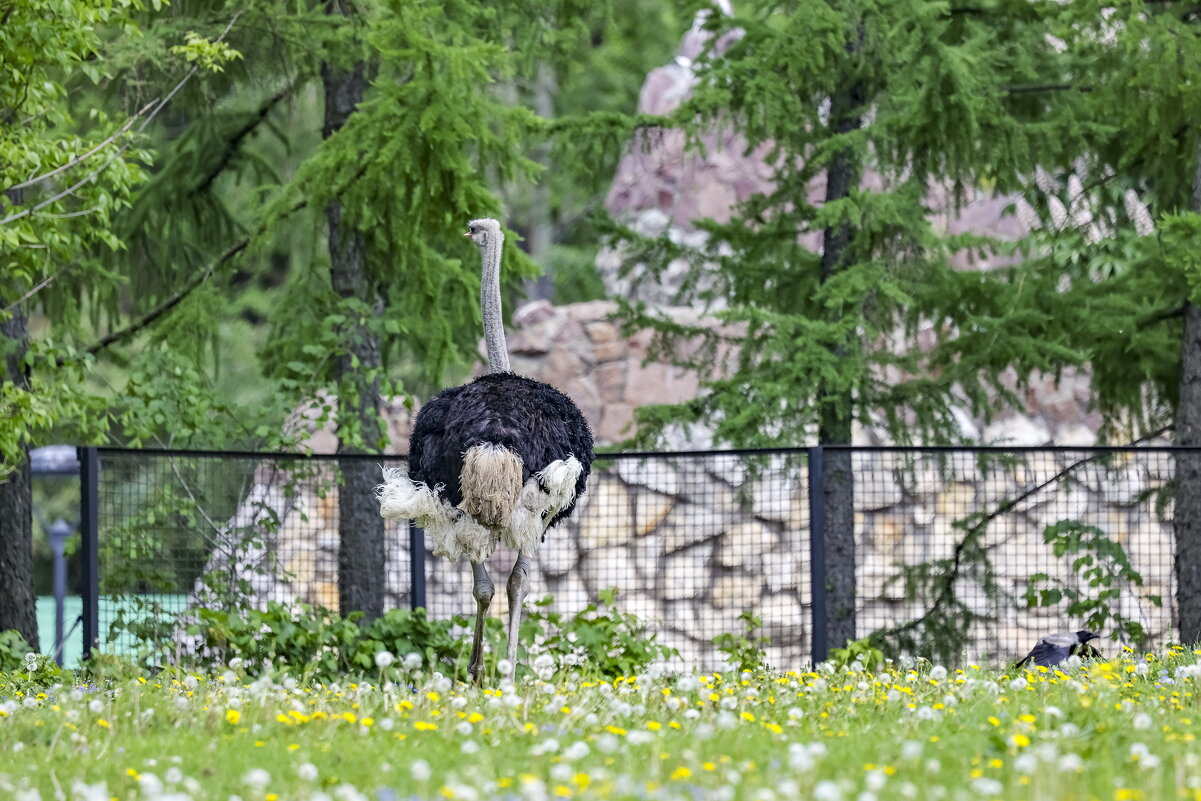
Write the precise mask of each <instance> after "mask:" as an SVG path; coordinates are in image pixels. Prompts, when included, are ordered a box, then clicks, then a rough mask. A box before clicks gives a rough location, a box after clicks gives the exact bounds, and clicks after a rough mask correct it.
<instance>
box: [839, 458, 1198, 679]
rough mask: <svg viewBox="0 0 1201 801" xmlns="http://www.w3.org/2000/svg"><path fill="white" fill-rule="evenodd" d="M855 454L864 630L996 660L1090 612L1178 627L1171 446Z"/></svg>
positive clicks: (1104, 623) (1136, 632)
mask: <svg viewBox="0 0 1201 801" xmlns="http://www.w3.org/2000/svg"><path fill="white" fill-rule="evenodd" d="M853 457H854V463H855V474H856V476H857V478H856V485H855V508H856V541H857V549H858V551H859V571H858V576H857V582H856V583H857V585H858V598H857V604H858V609H857V625H858V630H859V633H860V634H861V635H864V636H866V635H868V634H871V633H873V632H885V633H887V634H888V635H889V636H888V637H887V638H886V641H888V642H891V644H892V645H893V646H894V647H899V648H900V649H901V650H910V651H918V652H927V653H930V652H933V653H944V654H946V655H948V656H950V657H951V658H967V659H970V660H977V661H994V662H1003V661H1007V660H1012V659H1015V658H1018V657H1020V656H1022V655H1024V654H1025V653H1026V652H1027V651H1028V650H1029V649H1030V647H1031V646H1032V645H1033V644H1034V643H1035V642H1037V641H1038V639H1039V637H1041V636H1043V635H1045V634H1048V633H1050V632H1053V631H1060V630H1068V629H1071V630H1076V629H1080V628H1087V627H1088V626H1089V620H1090V619H1091V620H1093V621H1098V622H1100V626H1099V628H1101V629H1102V630H1103V631H1104V633H1105V634H1106V635H1109V634H1110V633H1114V632H1116V633H1117V634H1119V636H1120V638H1121V639H1122V640H1123V641H1124V642H1143V643H1144V644H1146V645H1150V646H1154V645H1162V644H1163V643H1164V642H1165V641H1167V640H1170V639H1172V638H1173V637H1174V632H1173V630H1172V620H1173V615H1172V610H1171V607H1170V604H1171V599H1172V598H1173V596H1174V587H1173V572H1172V563H1173V562H1172V559H1173V556H1172V553H1173V551H1172V534H1171V503H1170V497H1169V495H1168V489H1169V482H1170V480H1171V477H1172V471H1173V464H1172V455H1171V453H1170V452H1169V451H1165V450H1127V451H1115V450H1105V449H1085V450H1073V449H1065V448H1056V449H1041V450H1036V449H1017V450H1010V451H1000V450H996V449H977V450H947V449H939V450H926V451H923V450H898V449H891V450H889V449H880V450H873V449H856V450H855V452H854V454H853ZM1111 647H1116V646H1111ZM1103 650H1104V649H1103Z"/></svg>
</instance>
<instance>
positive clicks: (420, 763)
mask: <svg viewBox="0 0 1201 801" xmlns="http://www.w3.org/2000/svg"><path fill="white" fill-rule="evenodd" d="M433 773H434V772H433V770H431V769H430V763H428V762H426V761H425V760H424V759H414V760H413V762H412V763H411V764H410V765H409V775H410V776H412V777H413V781H416V782H427V781H429V780H430V776H432V775H433Z"/></svg>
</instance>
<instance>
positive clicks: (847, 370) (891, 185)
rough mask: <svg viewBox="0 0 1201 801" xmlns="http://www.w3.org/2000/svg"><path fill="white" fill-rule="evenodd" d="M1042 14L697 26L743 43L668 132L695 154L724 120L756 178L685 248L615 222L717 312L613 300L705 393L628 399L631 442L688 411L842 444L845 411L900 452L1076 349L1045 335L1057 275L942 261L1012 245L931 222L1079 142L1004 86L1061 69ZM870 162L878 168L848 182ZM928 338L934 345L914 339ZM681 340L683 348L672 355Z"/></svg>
mask: <svg viewBox="0 0 1201 801" xmlns="http://www.w3.org/2000/svg"><path fill="white" fill-rule="evenodd" d="M1056 13H1057V12H1056V11H1055V10H1053V9H1050V8H1047V7H1045V6H1044V4H1021V3H1005V4H997V5H995V6H990V8H989V11H988V13H982V14H961V13H958V12H956V11H953V10H950V9H948V8H946V7H942V6H935V5H931V4H929V3H924V2H899V3H898V2H879V3H875V2H873V3H867V4H863V3H853V4H852V3H846V2H839V1H838V0H829V1H828V2H825V1H821V0H814V1H813V2H805V3H802V4H800V5H798V6H795V7H787V8H785V7H781V6H780V5H779V4H776V3H769V2H763V3H751V4H740V5H738V6H737V8H736V14H737V15H736V16H735V17H732V18H725V17H722V16H721V15H716V14H715V15H713V16H711V17H710V20H709V22H708V23H707V24H706V28H707V29H708V30H711V31H712V32H713V34H714V35H715V36H721V35H724V34H731V33H732V32H733V31H734V30H735V29H740V30H741V31H743V34H742V35H741V37H740V38H737V40H736V41H731V42H729V49H728V50H727V51H726V52H725V53H724V54H722V55H721V57H711V58H705V59H702V60H701V62H700V63H699V64H698V65H697V68H698V74H697V79H698V80H697V84H696V86H695V87H694V90H693V97H692V98H691V99H689V100H688V101H687V102H685V103H684V105H683V106H682V107H681V108H680V110H679V111H678V112H677V113H674V114H673V115H671V117H670V118H669V119H668V120H665V121H663V122H664V123H666V124H668V125H673V126H678V127H681V128H683V129H684V130H685V131H686V132H687V135H688V136H689V137H690V138H691V140H692V141H693V142H694V144H695V146H696V147H697V148H698V149H701V148H704V147H712V145H710V144H706V143H707V142H709V141H710V140H711V139H712V138H713V132H714V131H717V130H722V129H723V128H729V127H732V128H733V129H735V130H736V131H737V132H738V133H739V134H740V135H741V136H742V137H744V138H745V147H746V149H747V150H748V151H751V150H754V149H756V148H758V149H759V152H763V153H765V154H766V155H765V159H766V161H767V162H768V164H769V165H770V167H771V169H772V172H773V185H772V187H771V188H770V189H768V190H767V191H765V192H764V193H763V194H761V195H758V196H755V197H752V198H750V199H749V200H747V201H746V202H745V203H744V204H742V205H741V207H739V208H738V209H737V211H736V214H735V215H734V218H733V219H731V220H730V221H729V222H728V223H718V222H716V221H713V220H706V221H700V222H699V223H698V227H700V228H702V229H703V230H704V231H706V232H707V233H708V234H709V239H708V242H707V244H706V245H705V246H704V247H702V248H700V249H698V250H692V249H689V248H685V247H682V246H680V245H679V244H677V243H673V242H669V241H666V240H664V239H652V240H649V241H648V240H646V239H645V238H639V237H637V236H634V235H633V234H632V232H630V231H622V232H621V234H622V235H623V237H624V238H625V239H626V240H627V242H628V243H629V244H630V245H631V246H632V247H633V248H634V249H635V251H636V252H638V253H639V255H640V260H641V261H643V262H645V264H646V265H647V267H648V269H649V270H650V271H651V272H652V273H654V272H656V271H661V270H663V269H666V268H667V266H668V265H669V264H672V263H674V262H675V260H676V259H679V258H684V259H686V260H687V261H688V263H690V264H691V265H693V266H692V268H691V272H690V275H689V278H688V279H687V280H686V281H685V282H684V284H683V287H682V289H681V292H680V295H679V297H678V298H677V300H678V301H679V302H681V303H689V304H697V305H702V306H707V307H709V306H711V307H713V308H714V309H715V312H714V316H715V317H716V318H717V319H718V320H720V321H721V322H723V323H726V324H727V325H725V326H724V327H723V328H721V329H716V330H715V329H713V328H712V327H707V326H701V325H680V324H673V323H671V322H669V321H667V320H666V319H664V317H663V316H662V315H659V314H657V313H656V312H655V311H654V310H652V309H649V308H645V307H641V306H638V305H630V306H628V307H627V308H626V309H625V315H626V317H627V320H628V321H629V323H630V325H631V326H642V325H650V326H653V327H654V328H656V329H657V330H658V331H659V332H660V333H661V335H662V338H661V340H660V342H659V343H658V346H659V347H658V348H657V349H656V350H655V351H654V353H653V354H652V355H653V356H668V357H669V358H673V360H674V361H676V362H677V363H679V364H681V365H682V366H686V367H689V368H692V369H695V370H697V371H698V372H699V374H700V375H701V376H702V378H703V379H704V389H705V390H706V391H705V393H704V394H703V395H702V397H700V398H699V399H697V400H695V401H690V402H689V403H687V404H683V405H679V406H675V407H667V408H659V407H651V408H648V409H641V410H639V419H640V422H641V423H643V424H644V428H643V431H644V432H646V435H647V436H648V437H653V436H654V435H655V434H656V433H657V432H659V431H661V430H662V428H663V427H664V426H666V425H668V424H670V423H672V422H690V421H697V420H704V421H706V422H708V423H710V424H711V425H712V426H713V427H714V429H715V433H716V436H717V439H718V440H719V441H723V442H729V443H732V444H735V445H739V446H759V445H774V444H779V442H781V441H784V442H789V443H800V442H804V441H806V440H807V439H808V438H809V437H810V436H811V435H812V433H813V432H814V431H815V430H819V431H820V435H821V436H822V437H825V438H826V439H825V441H827V442H842V441H848V440H849V437H850V426H851V420H852V419H858V420H860V421H863V422H865V423H871V424H873V425H883V426H884V427H886V428H887V429H888V431H889V434H890V435H891V436H892V437H894V438H895V439H896V440H897V441H899V442H913V441H949V440H954V439H956V438H958V437H959V436H960V435H959V434H958V426H957V425H956V423H955V420H954V416H953V415H952V413H951V408H952V407H953V406H963V405H966V406H968V408H969V409H970V411H971V412H972V413H973V414H978V415H980V416H982V417H987V416H988V415H989V414H990V413H991V412H992V411H993V410H994V409H995V408H996V406H997V404H998V401H999V400H1000V401H1003V400H1007V399H1008V400H1016V398H1017V395H1016V394H1015V393H1014V391H1013V387H1012V385H1007V384H1006V383H1005V382H1004V381H1002V379H1001V376H1002V374H1003V372H1002V371H1003V370H1004V368H1005V367H1008V366H1017V367H1018V377H1019V378H1018V380H1019V382H1020V381H1022V380H1023V377H1024V376H1025V375H1027V374H1028V371H1029V370H1030V369H1032V368H1040V367H1046V366H1050V365H1053V364H1055V363H1056V362H1057V360H1058V361H1059V362H1063V361H1071V360H1073V359H1078V354H1076V353H1075V352H1074V351H1071V350H1070V349H1068V348H1066V347H1065V346H1064V345H1063V344H1062V343H1060V342H1056V341H1054V340H1048V338H1046V337H1043V336H1041V335H1040V334H1041V332H1042V331H1043V330H1046V329H1048V328H1049V327H1050V324H1049V323H1048V322H1047V321H1046V319H1045V318H1046V316H1047V315H1048V314H1053V313H1054V311H1055V304H1054V301H1053V299H1048V297H1047V296H1044V295H1043V294H1042V293H1041V292H1040V291H1039V290H1041V289H1042V288H1043V287H1048V288H1053V283H1050V282H1048V281H1047V280H1046V279H1043V280H1041V281H1038V282H1036V283H1037V286H1036V287H1033V288H1032V287H1031V286H1030V284H1027V285H1025V286H1019V285H1016V284H1014V283H1012V282H1011V281H1010V280H1009V279H1010V277H1011V276H1010V275H1009V274H1008V273H1006V272H1005V271H1003V270H1000V271H996V272H987V273H984V272H971V273H965V272H962V271H960V270H957V269H955V268H954V266H953V261H952V260H953V257H955V256H957V255H959V254H962V253H976V254H980V253H984V254H1001V253H1003V252H1004V251H1005V250H1006V249H1007V246H1006V245H1004V244H1003V243H999V242H994V241H989V240H987V239H985V238H982V237H979V236H971V235H957V236H947V235H944V234H943V233H941V232H940V231H938V230H937V229H936V228H935V227H934V226H933V225H932V223H931V220H932V219H935V218H936V217H937V216H938V215H939V214H940V213H945V212H947V211H949V210H951V209H953V208H955V206H956V204H957V203H958V202H959V201H961V200H963V199H964V198H965V197H966V196H967V195H968V194H970V193H972V192H974V191H975V188H976V187H978V186H980V185H984V184H987V185H988V186H989V187H994V188H1000V189H1006V188H1009V187H1012V186H1016V185H1019V184H1020V183H1021V182H1022V180H1023V177H1024V176H1025V175H1027V174H1029V172H1030V171H1032V170H1033V168H1034V166H1035V165H1036V164H1038V163H1040V161H1042V160H1055V159H1058V158H1060V155H1059V154H1062V153H1064V152H1065V150H1066V149H1067V148H1068V147H1070V146H1071V145H1072V144H1073V143H1076V142H1078V141H1079V133H1080V128H1081V126H1080V125H1078V124H1077V123H1076V122H1074V121H1073V120H1074V117H1073V116H1072V108H1073V106H1072V103H1070V102H1065V103H1063V104H1056V105H1049V106H1048V105H1047V104H1044V103H1041V102H1033V101H1031V99H1030V98H1029V97H1028V96H1027V95H1026V93H1024V92H1015V91H1011V88H1012V87H1014V86H1018V85H1023V84H1027V83H1030V82H1033V81H1041V80H1047V79H1048V76H1055V75H1058V74H1059V73H1060V72H1061V71H1062V70H1063V69H1065V66H1066V63H1065V61H1064V59H1063V58H1061V57H1060V55H1059V54H1058V53H1057V52H1056V51H1055V50H1054V48H1052V47H1051V46H1050V45H1049V44H1048V42H1047V41H1046V37H1045V32H1046V29H1045V26H1046V24H1047V23H1048V20H1049V19H1053V18H1054V15H1055V14H1056ZM727 146H734V147H743V144H742V142H736V143H734V144H733V145H727ZM868 170H870V171H871V172H872V173H873V174H874V176H875V177H874V178H872V179H871V180H870V181H864V182H861V180H860V178H861V177H862V176H863V175H864V174H865V172H866V171H868ZM827 175H834V176H835V177H836V178H837V181H836V180H834V179H832V180H830V181H826V180H825V177H826V176H827ZM838 181H841V182H842V184H845V186H842V184H840V183H838ZM823 183H825V185H826V187H827V189H826V195H825V196H824V197H823V195H822V192H821V191H820V190H821V189H822V186H823ZM839 187H841V188H839ZM822 243H824V247H825V249H826V253H825V255H824V256H823V254H822ZM1032 297H1034V298H1037V302H1036V303H1035V305H1034V307H1033V308H1031V307H1030V306H1029V305H1028V303H1027V301H1028V300H1029V299H1030V298H1032ZM1049 297H1050V298H1053V294H1051V295H1050V296H1049ZM932 323H933V325H931V324H932ZM931 328H932V329H933V332H934V334H935V339H936V340H937V345H936V346H935V347H933V348H931V347H928V346H921V347H919V346H918V341H917V340H918V335H919V332H923V331H924V332H929V331H930V330H931ZM684 338H688V339H692V340H694V341H695V342H697V343H699V346H697V347H689V348H686V349H684V351H685V352H686V353H687V354H688V355H687V356H686V357H679V356H674V355H671V354H672V348H671V343H672V342H675V341H679V340H680V339H684ZM985 342H987V344H988V347H982V346H981V345H982V343H985Z"/></svg>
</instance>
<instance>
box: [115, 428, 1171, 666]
mask: <svg viewBox="0 0 1201 801" xmlns="http://www.w3.org/2000/svg"><path fill="white" fill-rule="evenodd" d="M851 450H852V453H851V458H852V465H853V471H852V475H853V481H854V492H853V497H854V513H855V514H854V520H855V540H856V553H855V557H854V559H855V575H856V596H857V602H856V603H857V606H856V614H857V632H858V634H859V636H868V635H872V634H875V635H877V637H878V638H879V639H881V640H882V641H883V642H885V643H886V644H888V646H889V647H890V649H891V650H892V651H894V652H900V653H903V652H909V653H943V654H946V655H947V658H948V659H950V660H962V659H971V660H980V661H984V660H992V661H996V662H1000V661H1006V660H1010V659H1013V658H1016V657H1018V656H1021V655H1022V654H1024V653H1025V652H1026V651H1027V650H1028V649H1029V647H1030V646H1031V645H1032V644H1033V642H1034V641H1036V640H1037V639H1038V637H1040V636H1042V635H1043V634H1046V633H1048V632H1051V631H1056V630H1062V629H1074V628H1083V627H1086V625H1092V623H1090V621H1094V622H1096V621H1099V624H1098V625H1099V628H1100V629H1101V630H1102V632H1103V633H1105V634H1109V633H1112V632H1118V633H1119V634H1121V635H1122V636H1123V637H1124V638H1125V639H1127V640H1129V641H1132V642H1134V641H1139V640H1140V638H1142V640H1143V641H1144V642H1145V643H1146V644H1148V645H1151V646H1155V645H1161V644H1163V643H1164V642H1165V641H1167V640H1170V639H1172V638H1173V637H1174V636H1175V632H1174V629H1173V628H1172V625H1173V620H1174V616H1173V609H1172V603H1173V600H1174V597H1175V587H1174V574H1173V569H1172V566H1173V537H1172V530H1171V520H1172V502H1171V487H1172V481H1173V476H1174V473H1175V456H1174V453H1173V451H1172V450H1170V449H1158V450H1157V449H1152V448H1144V449H1128V450H1117V449H1099V448H1093V449H1070V448H1048V449H1032V448H1027V449H1021V448H1018V449H1011V450H1001V449H995V448H976V449H948V448H941V449H935V448H930V449H920V448H910V449H902V448H854V449H851ZM98 453H99V461H100V464H99V477H100V478H99V492H98V497H99V526H98V546H99V548H98V553H99V560H98V561H99V577H100V580H99V585H100V600H99V604H98V607H99V620H98V624H99V625H98V628H99V637H100V644H101V648H102V649H108V650H120V651H129V650H132V649H134V648H136V647H138V645H139V644H142V645H144V644H146V643H156V644H158V645H159V646H160V647H162V646H163V645H164V644H166V645H167V646H168V647H179V648H199V647H202V645H203V644H201V643H196V642H193V641H191V640H190V639H189V637H188V636H187V633H186V631H185V629H186V624H187V623H188V622H189V621H190V620H193V619H194V618H195V616H196V615H199V614H201V612H200V610H202V609H222V608H226V607H227V606H229V605H231V604H232V603H233V602H234V601H238V602H240V603H250V604H252V605H255V606H259V607H261V606H263V605H265V604H266V603H268V602H269V601H279V602H284V603H291V602H303V603H307V604H310V605H313V606H320V607H325V608H327V609H330V610H332V611H337V610H338V607H339V598H340V592H339V568H338V559H339V547H340V536H339V528H340V526H344V525H346V519H347V518H345V516H340V515H339V504H340V503H341V500H340V499H341V498H343V497H351V496H353V498H354V501H353V502H354V503H355V504H359V505H367V506H370V507H371V508H372V509H373V510H375V509H376V508H377V507H376V506H375V499H374V497H372V494H371V489H372V487H373V486H374V483H373V482H374V479H372V480H368V479H367V478H366V476H367V475H368V473H370V475H371V476H376V475H378V472H377V468H376V467H375V465H376V464H377V463H378V462H379V461H380V457H378V456H374V457H302V456H288V455H282V456H281V455H276V454H230V453H175V452H155V451H132V450H116V449H101V450H99V451H98ZM340 459H341V460H343V461H345V460H351V461H353V462H354V464H355V465H356V466H357V467H359V468H362V467H364V466H365V465H367V464H370V466H371V470H370V471H367V470H365V469H364V470H359V469H356V470H353V471H349V472H347V471H346V470H344V469H343V467H342V466H341V465H340V463H339V460H340ZM385 464H386V465H387V466H392V467H399V468H403V467H404V461H403V459H399V458H391V460H390V461H385ZM348 474H352V475H356V476H358V478H357V479H356V480H355V481H354V482H353V484H354V486H353V488H352V489H351V490H347V489H346V488H345V487H344V476H345V475H348ZM828 480H830V479H829V476H824V475H823V474H822V473H821V471H819V470H818V469H817V468H816V467H814V469H813V470H811V469H810V467H809V466H808V465H807V464H806V462H805V451H804V450H797V449H781V450H778V451H753V452H746V451H726V452H712V453H697V452H693V453H643V454H603V455H599V456H598V457H597V460H596V461H595V462H594V464H593V472H592V476H591V479H590V481H589V485H588V493H587V495H586V496H585V497H584V498H583V499H582V500H581V501H580V502H579V504H578V506H577V509H576V512H575V514H574V515H573V516H572V518H570V519H569V520H567V521H564V522H563V523H562V524H561V525H559V526H558V527H557V528H555V529H553V530H552V531H550V532H548V533H547V535H546V537H545V538H544V542H543V543H541V544H540V547H539V550H538V553H536V554H532V571H531V576H530V578H531V581H530V595H529V598H528V601H527V603H533V602H535V601H537V600H538V599H540V598H542V597H544V596H547V595H549V596H551V597H552V598H553V602H552V603H553V606H552V607H551V608H552V609H553V610H554V611H557V612H559V613H560V614H562V615H564V616H571V615H573V614H576V613H578V612H580V611H581V610H584V609H586V607H587V606H588V605H589V604H590V603H594V602H596V601H597V599H598V597H599V596H600V595H601V593H602V592H603V591H606V590H610V589H615V590H616V591H617V598H616V602H615V603H616V605H617V606H618V607H620V608H621V609H622V611H625V612H628V613H633V614H634V615H636V616H637V617H638V618H640V619H641V620H642V621H643V622H644V624H645V625H646V626H647V634H648V635H649V634H652V633H653V634H654V635H655V636H656V637H657V638H658V640H659V642H661V643H663V644H665V645H668V646H671V647H674V648H676V649H678V650H679V653H680V656H679V658H678V659H676V660H673V663H672V666H673V667H678V668H684V669H691V668H700V669H705V670H711V669H721V668H723V667H725V666H726V662H725V658H724V656H723V653H722V651H721V649H720V647H719V645H718V644H717V643H715V642H714V638H715V637H717V636H718V635H722V634H736V635H747V636H748V638H749V639H751V640H756V639H758V638H760V637H762V638H764V639H765V640H767V645H766V655H767V660H768V663H769V664H770V665H772V666H773V667H776V668H780V669H792V668H802V667H805V666H806V665H807V664H808V662H809V660H810V658H811V656H812V653H813V647H814V641H813V636H814V631H815V625H814V621H813V619H812V611H811V610H812V609H813V607H814V600H815V598H814V587H813V586H812V582H811V564H810V561H811V560H810V555H811V542H810V521H809V513H810V507H809V495H810V489H811V488H810V484H811V483H813V482H823V481H828ZM368 485H370V486H368ZM828 497H836V496H833V495H831V496H828ZM829 511H830V510H828V509H827V510H826V514H827V519H837V517H836V516H833V515H831V514H829ZM384 537H385V542H384V553H385V570H386V580H385V586H384V590H383V592H384V608H385V609H391V608H396V607H407V606H409V605H410V604H411V603H412V601H413V598H412V595H411V576H410V559H409V557H410V552H409V542H410V540H409V527H408V524H407V522H401V523H399V524H398V523H394V522H389V523H387V524H386V525H385V526H384ZM425 548H426V554H425V555H424V564H425V573H424V579H425V603H426V607H427V609H428V612H429V614H430V616H431V617H434V618H448V617H451V616H454V615H459V614H462V615H467V616H470V615H472V614H474V612H475V601H474V599H473V597H472V594H471V588H472V581H471V572H470V569H469V567H468V565H467V564H466V563H463V562H460V563H457V564H456V563H451V562H449V561H447V560H445V559H442V558H435V557H433V556H432V554H429V552H428V549H429V543H428V541H427V542H426V545H425ZM515 559H516V554H515V553H513V552H512V551H510V550H509V549H507V548H504V547H499V548H497V549H496V551H495V552H494V553H493V554H492V556H491V557H490V558H489V560H488V563H487V567H488V570H489V571H490V573H491V574H492V577H493V580H494V582H495V584H496V588H497V593H496V596H495V598H494V600H493V604H492V609H491V614H492V615H494V616H497V617H500V618H502V619H503V618H504V617H506V616H507V611H508V608H507V605H508V599H507V597H506V592H505V585H506V579H507V578H508V575H509V571H510V569H511V567H512V565H513V562H514V560H515ZM819 582H820V585H821V586H819V587H818V588H817V591H818V593H819V598H818V600H820V593H822V592H824V585H825V583H826V582H825V581H823V580H821V579H819ZM493 645H494V646H495V647H500V643H495V644H493ZM831 645H833V646H835V647H837V646H839V645H841V643H831Z"/></svg>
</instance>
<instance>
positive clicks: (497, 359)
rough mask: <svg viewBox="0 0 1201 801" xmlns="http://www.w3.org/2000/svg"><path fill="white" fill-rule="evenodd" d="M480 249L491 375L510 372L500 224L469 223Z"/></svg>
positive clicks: (482, 303) (482, 307)
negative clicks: (502, 301) (502, 300)
mask: <svg viewBox="0 0 1201 801" xmlns="http://www.w3.org/2000/svg"><path fill="white" fill-rule="evenodd" d="M463 236H465V237H467V238H468V239H470V240H471V241H472V242H474V243H475V244H476V246H477V247H478V248H479V249H480V256H481V257H482V260H483V265H482V271H481V274H480V310H481V311H482V312H483V314H484V345H485V347H486V349H487V351H488V371H489V372H492V373H507V372H509V349H508V347H507V346H506V345H505V325H504V321H503V315H502V314H501V308H500V259H501V255H500V254H501V249H502V248H503V247H504V243H505V235H504V233H503V232H502V231H501V230H500V223H499V222H497V221H496V220H493V219H490V218H488V217H485V218H483V219H480V220H472V221H471V222H469V223H467V233H466V234H464V235H463Z"/></svg>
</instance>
